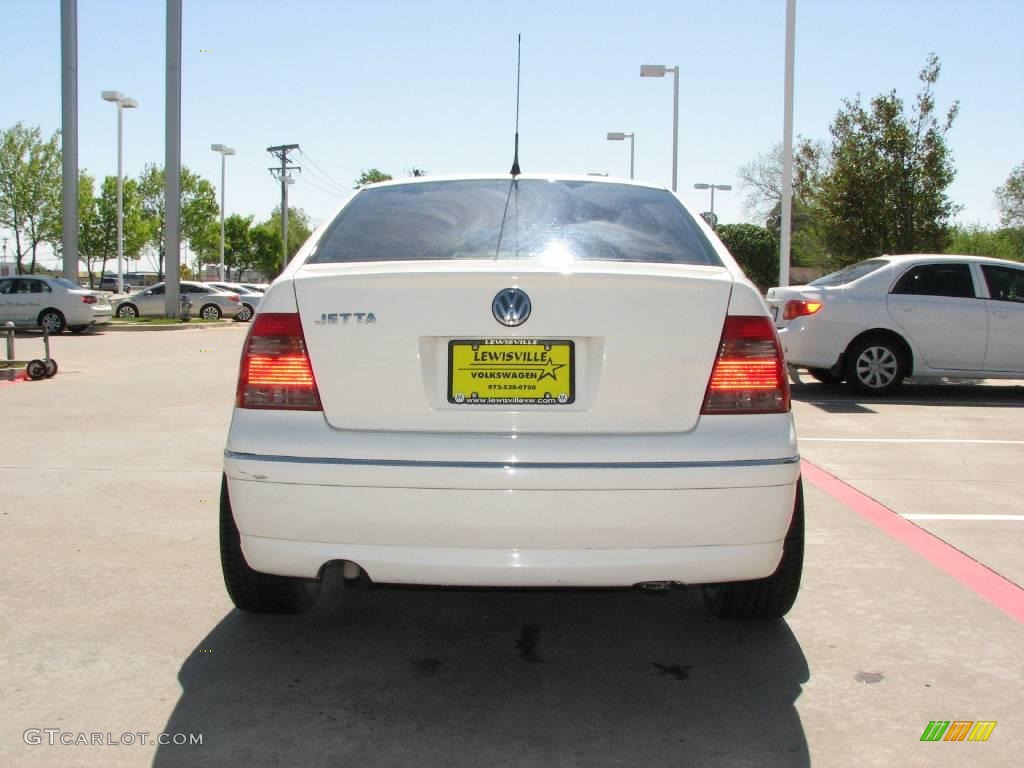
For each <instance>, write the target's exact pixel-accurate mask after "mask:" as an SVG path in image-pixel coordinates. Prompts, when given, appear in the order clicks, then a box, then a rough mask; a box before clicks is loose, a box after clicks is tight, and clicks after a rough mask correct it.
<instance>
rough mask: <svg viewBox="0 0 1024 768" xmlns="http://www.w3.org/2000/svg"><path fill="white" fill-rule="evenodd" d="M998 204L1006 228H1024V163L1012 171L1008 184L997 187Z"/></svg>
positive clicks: (1000, 217)
mask: <svg viewBox="0 0 1024 768" xmlns="http://www.w3.org/2000/svg"><path fill="white" fill-rule="evenodd" d="M996 203H997V205H998V206H999V220H1000V221H1001V222H1002V224H1003V226H1004V227H1024V163H1021V164H1020V165H1018V166H1017V167H1016V168H1014V169H1013V170H1012V171H1010V175H1009V176H1008V177H1007V179H1006V183H1004V184H1003V185H1001V186H999V187H996Z"/></svg>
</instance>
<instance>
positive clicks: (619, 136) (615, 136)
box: [608, 133, 634, 179]
mask: <svg viewBox="0 0 1024 768" xmlns="http://www.w3.org/2000/svg"><path fill="white" fill-rule="evenodd" d="M633 138H634V134H632V133H609V134H608V141H625V140H626V139H629V178H631V179H632V178H633Z"/></svg>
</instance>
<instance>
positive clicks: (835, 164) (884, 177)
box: [814, 54, 959, 264]
mask: <svg viewBox="0 0 1024 768" xmlns="http://www.w3.org/2000/svg"><path fill="white" fill-rule="evenodd" d="M940 69H941V68H940V65H939V60H938V58H937V57H936V56H935V54H930V55H929V56H928V60H927V62H926V63H925V66H924V68H923V69H922V70H921V72H920V75H919V78H920V80H921V83H922V87H921V90H920V92H919V93H918V94H917V99H916V104H915V106H914V109H913V112H912V114H911V115H909V116H908V115H907V114H906V112H905V110H904V106H903V101H902V99H900V98H899V97H898V96H897V95H896V92H895V91H891V92H890V93H888V94H883V95H880V96H876V97H875V98H874V99H872V100H871V103H870V104H869V105H868V107H865V106H864V105H863V104H862V103H861V100H860V97H859V96H858V97H857V99H856V100H854V101H850V100H845V101H844V102H843V108H842V109H841V110H840V111H839V112H838V114H837V115H836V117H835V120H833V122H832V126H831V129H830V130H831V133H832V147H831V169H830V171H829V173H828V174H827V175H825V176H824V178H823V179H822V182H821V188H820V190H819V191H818V192H817V193H816V194H815V196H814V202H815V204H816V207H817V208H818V209H819V210H820V211H821V213H822V219H823V221H822V224H823V233H824V239H825V243H826V245H827V246H828V249H829V251H830V252H831V253H832V254H833V256H834V257H835V259H836V263H838V264H849V263H852V262H855V261H859V260H861V259H865V258H870V257H872V256H878V255H881V254H883V253H929V252H931V253H941V252H942V251H944V250H945V248H946V246H947V244H948V243H949V227H950V223H951V220H952V217H953V216H954V215H955V214H956V213H957V211H958V210H959V207H958V206H956V205H955V204H954V203H953V202H952V201H951V200H950V198H949V197H948V196H947V194H946V190H947V189H948V187H949V185H950V183H951V182H952V181H953V177H954V175H955V170H954V168H953V161H952V157H951V154H950V151H949V148H948V146H947V145H946V134H947V132H948V131H949V129H950V128H951V127H952V125H953V121H954V120H955V119H956V115H957V111H958V109H959V104H958V102H954V103H953V106H952V107H950V109H949V111H948V112H947V113H946V115H945V117H944V118H943V119H942V120H941V121H940V120H939V118H938V117H936V115H935V96H934V92H933V88H934V86H935V83H936V82H937V81H938V79H939V72H940Z"/></svg>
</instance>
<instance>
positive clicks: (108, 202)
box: [78, 171, 151, 287]
mask: <svg viewBox="0 0 1024 768" xmlns="http://www.w3.org/2000/svg"><path fill="white" fill-rule="evenodd" d="M94 187H95V182H94V180H93V179H92V177H91V176H89V175H88V174H87V173H86V172H84V171H83V172H82V173H80V174H79V180H78V225H79V232H78V259H79V261H81V262H82V264H83V265H85V268H86V271H87V272H88V273H89V286H90V287H94V286H95V281H94V277H95V276H96V275H100V276H102V275H103V273H104V272H106V270H107V262H108V261H111V260H114V259H116V258H117V177H116V176H107V177H106V178H105V179H104V180H103V187H102V189H101V191H100V195H99V197H96V195H95V191H94ZM121 210H122V217H123V218H122V233H123V241H122V242H123V246H122V252H123V254H124V257H125V258H126V259H137V258H139V255H140V253H141V251H142V249H143V247H144V246H145V245H146V243H147V242H148V241H149V239H150V234H151V232H150V225H149V223H148V222H147V221H146V218H145V216H144V215H143V212H142V199H141V196H140V194H139V183H138V182H137V181H135V179H124V182H123V188H122V209H121Z"/></svg>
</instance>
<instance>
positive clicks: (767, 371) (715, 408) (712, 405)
mask: <svg viewBox="0 0 1024 768" xmlns="http://www.w3.org/2000/svg"><path fill="white" fill-rule="evenodd" d="M788 411H789V379H788V378H787V377H786V363H785V361H784V360H783V357H782V348H781V346H780V345H779V337H778V336H777V335H776V333H775V326H774V324H773V323H772V321H771V320H770V319H769V318H767V317H761V316H758V315H752V316H748V315H729V316H728V317H726V318H725V327H724V328H723V330H722V341H721V343H720V344H719V346H718V357H717V358H716V359H715V366H714V368H713V369H712V371H711V380H710V381H709V382H708V389H707V394H706V395H705V396H704V406H703V408H701V413H704V414H726V413H787V412H788Z"/></svg>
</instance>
